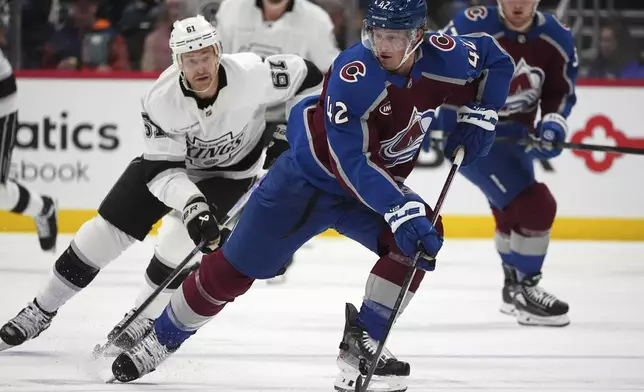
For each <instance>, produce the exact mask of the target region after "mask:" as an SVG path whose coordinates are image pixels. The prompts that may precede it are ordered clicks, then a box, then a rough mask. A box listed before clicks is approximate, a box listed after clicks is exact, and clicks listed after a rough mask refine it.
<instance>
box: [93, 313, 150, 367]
mask: <svg viewBox="0 0 644 392" xmlns="http://www.w3.org/2000/svg"><path fill="white" fill-rule="evenodd" d="M135 311H136V308H134V309H132V310H130V311H129V312H127V313H126V314H125V316H124V317H123V319H122V320H121V321H119V323H118V324H116V325H115V326H114V328H112V330H111V331H110V333H108V334H107V340H108V341H111V340H112V339H114V337H115V336H117V335H118V334H119V333H120V332H121V329H122V328H123V324H125V322H126V321H127V320H129V319H130V317H131V316H132V314H133V313H134V312H135ZM153 325H154V320H152V319H149V318H146V317H140V316H139V317H137V319H136V320H134V321H133V322H132V323H131V324H130V325H129V326H128V327H127V329H126V330H125V332H123V333H122V334H121V335H120V336H119V337H118V338H117V339H116V340H115V341H114V343H113V345H112V346H111V347H110V348H108V350H107V351H106V352H105V354H104V355H107V356H109V355H118V354H120V353H121V352H123V351H125V350H129V349H131V348H132V347H134V346H135V345H136V344H137V343H139V342H140V341H141V339H143V338H144V337H145V336H146V335H147V334H148V332H150V331H151V330H152V326H153Z"/></svg>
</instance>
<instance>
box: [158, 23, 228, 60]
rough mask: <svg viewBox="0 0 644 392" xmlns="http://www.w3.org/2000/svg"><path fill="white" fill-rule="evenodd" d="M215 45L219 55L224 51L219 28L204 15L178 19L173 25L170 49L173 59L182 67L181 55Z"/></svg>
mask: <svg viewBox="0 0 644 392" xmlns="http://www.w3.org/2000/svg"><path fill="white" fill-rule="evenodd" d="M209 46H213V47H214V48H215V53H216V54H217V55H218V56H219V55H220V54H221V52H222V48H221V40H220V39H219V34H218V33H217V29H215V26H213V25H212V24H211V23H210V22H208V21H207V20H206V18H204V16H203V15H197V16H192V17H190V18H186V19H182V20H177V21H176V22H174V24H173V25H172V33H171V34H170V49H171V50H172V59H173V61H174V62H175V64H177V66H179V67H180V68H181V55H182V54H183V53H188V52H192V51H196V50H201V49H203V48H207V47H209Z"/></svg>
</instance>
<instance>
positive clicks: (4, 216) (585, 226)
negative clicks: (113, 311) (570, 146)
mask: <svg viewBox="0 0 644 392" xmlns="http://www.w3.org/2000/svg"><path fill="white" fill-rule="evenodd" d="M95 215H96V211H94V210H62V211H59V215H58V217H59V221H58V225H59V231H60V232H61V233H75V232H76V231H78V229H79V228H80V226H81V225H82V224H83V223H84V222H86V221H87V220H89V219H91V218H92V217H94V216H95ZM443 224H444V226H445V235H446V238H492V236H493V234H494V221H493V219H492V217H491V216H464V215H445V216H443ZM157 228H158V224H157V225H155V227H154V229H153V233H156V229H157ZM35 230H36V226H35V224H34V221H33V219H31V218H28V217H25V216H21V215H16V214H12V213H8V212H4V211H0V233H2V232H9V233H11V232H34V231H35ZM322 236H324V237H338V236H340V234H338V233H337V232H335V231H333V230H328V231H327V232H325V233H323V234H322ZM552 238H553V239H558V240H603V241H644V218H635V219H628V218H570V217H559V218H557V220H556V221H555V225H554V227H553V228H552Z"/></svg>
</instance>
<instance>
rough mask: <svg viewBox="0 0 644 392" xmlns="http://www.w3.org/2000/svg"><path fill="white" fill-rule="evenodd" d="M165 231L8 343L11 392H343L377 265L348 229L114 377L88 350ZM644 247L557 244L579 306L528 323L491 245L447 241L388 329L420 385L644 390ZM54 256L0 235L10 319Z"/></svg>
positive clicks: (551, 280) (568, 296) (127, 298)
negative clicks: (506, 287) (342, 363)
mask: <svg viewBox="0 0 644 392" xmlns="http://www.w3.org/2000/svg"><path fill="white" fill-rule="evenodd" d="M70 239H71V236H62V237H61V238H60V240H59V249H58V252H62V251H63V250H64V248H65V247H66V246H67V244H68V242H69V240H70ZM154 240H155V238H154V237H152V238H150V239H149V240H148V241H146V242H145V243H142V244H137V245H136V246H135V247H133V248H132V249H130V250H129V251H128V252H126V253H125V254H124V255H123V256H122V257H121V258H119V259H118V260H116V261H115V262H113V263H112V264H111V265H110V266H108V267H107V268H106V269H105V270H104V271H102V272H101V273H100V274H99V276H98V277H97V278H96V280H95V281H94V282H93V283H92V284H91V285H90V287H89V288H87V289H86V290H85V291H83V292H82V293H81V294H80V295H78V296H77V297H76V298H74V299H72V300H71V301H70V302H69V303H68V304H67V305H66V306H64V307H63V308H62V310H60V312H59V314H58V316H57V317H56V319H55V320H54V322H53V324H52V326H51V328H50V329H49V330H47V331H45V332H44V333H43V334H42V335H41V336H40V337H39V338H37V339H36V340H33V341H30V342H28V343H26V344H25V345H23V346H21V347H19V348H14V349H13V350H8V351H5V352H2V353H0V391H2V392H4V391H12V392H13V391H20V392H35V391H204V392H206V391H207V392H214V391H217V392H218V391H232V392H238V391H274V392H279V391H332V390H333V379H334V378H335V375H336V367H335V356H336V353H337V347H338V343H339V341H340V338H341V332H342V327H343V323H344V320H343V317H344V302H346V301H351V302H353V303H355V304H356V305H359V303H360V300H361V296H362V292H363V284H364V280H365V278H366V276H367V274H368V272H369V270H370V268H371V266H372V265H373V262H374V261H375V259H374V257H373V256H372V255H371V254H370V253H369V252H368V251H366V250H364V249H362V248H361V247H360V246H359V245H356V244H354V243H352V242H350V241H349V240H341V239H316V240H314V241H312V242H310V243H309V245H308V246H307V247H306V248H304V249H302V250H301V251H300V252H298V253H297V258H296V261H295V264H294V267H293V268H292V269H291V271H290V274H289V275H288V282H287V284H285V285H282V286H271V285H267V284H266V283H264V282H256V283H255V285H254V286H253V288H252V289H251V290H250V291H249V293H248V294H246V295H245V296H243V297H241V298H239V299H238V300H237V301H235V302H234V303H233V304H230V305H228V306H227V308H226V309H224V311H223V312H222V313H220V315H219V316H218V317H217V318H216V319H215V320H214V321H213V322H211V323H210V324H208V325H207V326H206V327H205V328H203V329H202V330H200V331H199V332H198V333H197V335H195V336H194V337H193V338H191V339H190V340H189V341H188V342H187V343H186V344H185V345H184V346H183V347H182V348H181V350H180V351H179V352H178V353H177V354H176V355H174V356H173V357H171V358H170V359H169V360H168V361H167V362H166V363H165V364H164V365H162V366H161V367H160V368H159V369H158V370H157V371H155V372H153V373H151V374H149V375H148V376H146V377H144V378H143V379H142V380H140V381H139V382H136V383H132V384H127V385H123V384H105V383H103V382H102V381H101V378H100V377H101V375H102V374H109V367H110V360H103V361H99V362H97V363H96V364H92V363H91V361H90V360H89V355H90V353H91V350H92V348H93V347H94V345H95V344H97V343H103V342H104V339H105V335H106V334H107V332H108V331H109V330H110V329H111V327H112V326H113V325H114V324H115V323H116V322H117V321H119V320H120V319H121V317H122V316H123V314H124V313H125V312H126V311H127V310H128V309H129V308H130V307H131V305H132V302H133V300H134V296H135V294H136V292H137V287H138V284H139V282H140V279H141V277H142V274H143V270H144V268H145V265H146V263H147V261H148V260H149V257H150V255H151V250H152V244H153V241H154ZM642 255H644V244H642V243H597V242H556V243H554V244H552V245H551V253H550V255H549V257H548V260H547V261H546V264H545V269H544V280H543V281H542V283H543V285H544V287H545V288H547V289H548V290H550V291H552V292H553V293H555V294H556V295H558V296H560V297H561V298H562V299H564V300H566V301H568V302H569V303H570V304H571V312H570V318H571V320H572V324H571V325H570V326H568V327H566V328H538V327H521V326H519V325H518V324H516V322H515V321H514V319H513V318H510V317H508V316H504V315H502V314H501V313H499V312H498V305H499V301H500V289H501V283H502V271H501V268H500V262H499V260H498V257H497V255H496V254H495V251H494V247H493V243H492V241H491V240H490V241H453V240H452V241H447V242H446V243H445V246H444V248H443V250H442V251H441V254H440V259H439V262H438V269H437V270H436V271H435V272H433V273H428V274H427V275H426V278H425V281H424V282H423V284H422V286H421V289H420V290H419V292H418V293H417V295H416V296H415V298H414V300H413V301H412V303H411V305H410V306H409V308H408V309H407V312H406V313H405V314H404V315H403V316H402V317H401V319H400V321H399V322H398V324H397V325H396V326H395V328H394V331H393V333H392V335H391V338H390V342H389V348H390V349H391V350H392V351H393V352H394V353H395V354H396V355H397V356H398V357H399V358H401V359H404V360H408V361H409V362H410V363H411V365H412V376H411V377H410V388H409V391H410V392H414V391H521V392H524V391H644V259H643V258H642ZM258 257H261V250H258ZM55 258H56V256H55V255H52V254H47V253H42V252H41V251H40V249H39V247H38V245H37V239H36V238H35V236H33V235H17V234H11V235H9V234H2V235H0V297H1V298H2V299H1V301H0V303H1V305H0V323H4V322H5V321H7V320H8V319H9V318H11V317H13V316H14V315H15V314H16V313H17V312H18V311H19V310H20V309H21V308H22V307H23V306H24V305H25V304H26V303H27V302H28V301H29V300H31V299H32V298H33V297H34V295H35V294H36V292H37V290H38V289H39V286H40V284H41V283H42V282H43V281H44V280H45V279H46V278H47V276H48V273H49V272H50V269H51V266H52V265H53V262H54V261H55Z"/></svg>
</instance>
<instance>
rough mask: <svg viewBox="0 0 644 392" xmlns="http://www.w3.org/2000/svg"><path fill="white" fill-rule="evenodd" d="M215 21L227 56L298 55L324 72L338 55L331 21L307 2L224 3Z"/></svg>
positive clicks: (228, 0) (260, 0)
mask: <svg viewBox="0 0 644 392" xmlns="http://www.w3.org/2000/svg"><path fill="white" fill-rule="evenodd" d="M216 21H217V30H218V31H219V33H220V34H221V36H222V44H223V48H224V52H226V53H239V52H253V53H256V54H258V55H260V56H262V57H267V56H270V55H274V54H282V53H289V54H297V55H299V56H301V57H303V58H305V59H307V60H310V61H312V62H313V63H314V64H315V65H316V66H317V67H318V68H319V69H321V70H322V71H323V72H326V71H327V70H328V69H329V67H330V66H331V63H332V62H333V60H335V57H336V56H337V55H338V53H339V49H338V47H337V43H336V40H335V36H334V35H333V22H332V21H331V17H330V16H329V14H328V13H327V12H326V11H325V10H324V9H322V8H321V7H320V6H318V5H316V4H313V3H311V2H310V1H308V0H224V1H223V2H222V3H221V6H220V7H219V11H218V12H217V18H216Z"/></svg>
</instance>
